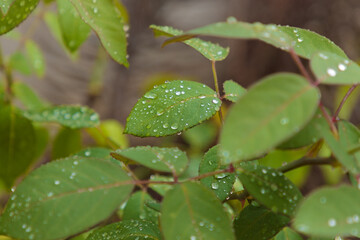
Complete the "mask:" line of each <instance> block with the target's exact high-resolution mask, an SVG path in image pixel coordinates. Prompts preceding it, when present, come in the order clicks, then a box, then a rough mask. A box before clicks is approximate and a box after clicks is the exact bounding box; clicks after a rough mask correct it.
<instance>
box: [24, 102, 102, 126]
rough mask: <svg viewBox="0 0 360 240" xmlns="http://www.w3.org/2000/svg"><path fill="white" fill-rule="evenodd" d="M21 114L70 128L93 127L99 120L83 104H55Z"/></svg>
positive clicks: (33, 119) (95, 114)
mask: <svg viewBox="0 0 360 240" xmlns="http://www.w3.org/2000/svg"><path fill="white" fill-rule="evenodd" d="M23 114H24V116H25V117H26V118H28V119H30V120H32V121H35V122H55V123H59V124H61V125H63V126H66V127H69V128H72V129H76V128H87V127H95V126H96V125H98V124H99V122H100V121H99V116H98V115H97V113H96V112H94V110H92V109H90V108H87V107H84V106H69V105H64V106H55V107H49V108H45V109H41V110H34V111H24V112H23Z"/></svg>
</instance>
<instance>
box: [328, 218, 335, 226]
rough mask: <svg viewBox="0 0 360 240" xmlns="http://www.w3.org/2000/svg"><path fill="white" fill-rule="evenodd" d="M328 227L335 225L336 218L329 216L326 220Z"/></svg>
mask: <svg viewBox="0 0 360 240" xmlns="http://www.w3.org/2000/svg"><path fill="white" fill-rule="evenodd" d="M328 225H329V227H335V226H336V220H335V219H334V218H330V219H329V221H328Z"/></svg>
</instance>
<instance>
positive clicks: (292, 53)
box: [289, 49, 314, 85]
mask: <svg viewBox="0 0 360 240" xmlns="http://www.w3.org/2000/svg"><path fill="white" fill-rule="evenodd" d="M289 53H290V56H291V58H292V59H293V61H294V62H295V64H296V66H297V67H298V68H299V70H300V72H301V74H302V75H303V76H304V77H305V78H306V80H308V82H309V83H310V84H311V85H314V82H313V80H312V78H311V76H310V74H309V72H308V71H306V68H305V66H304V64H303V63H302V62H301V59H300V58H299V56H298V55H297V54H296V53H295V51H294V49H290V51H289Z"/></svg>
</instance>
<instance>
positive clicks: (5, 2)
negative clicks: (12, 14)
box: [0, 0, 14, 15]
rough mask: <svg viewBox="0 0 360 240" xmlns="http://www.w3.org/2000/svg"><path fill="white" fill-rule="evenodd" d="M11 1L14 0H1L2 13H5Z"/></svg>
mask: <svg viewBox="0 0 360 240" xmlns="http://www.w3.org/2000/svg"><path fill="white" fill-rule="evenodd" d="M13 2H14V0H3V1H2V4H1V5H0V9H1V11H2V14H4V15H6V13H7V11H8V10H9V8H10V6H11V4H12V3H13Z"/></svg>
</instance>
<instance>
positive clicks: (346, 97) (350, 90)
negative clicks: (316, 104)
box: [332, 84, 359, 122]
mask: <svg viewBox="0 0 360 240" xmlns="http://www.w3.org/2000/svg"><path fill="white" fill-rule="evenodd" d="M358 85H359V84H354V85H352V86H351V88H349V90H348V91H347V92H346V94H345V96H344V97H343V99H342V100H341V102H340V105H339V107H338V108H337V109H336V111H335V114H334V116H333V117H332V121H333V122H336V121H337V120H338V116H339V113H340V111H341V109H342V107H343V106H344V104H345V102H346V101H347V99H348V98H349V96H350V95H351V93H352V92H353V91H354V90H355V88H356V87H357V86H358Z"/></svg>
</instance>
